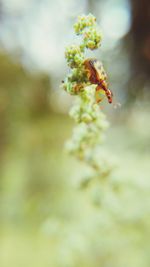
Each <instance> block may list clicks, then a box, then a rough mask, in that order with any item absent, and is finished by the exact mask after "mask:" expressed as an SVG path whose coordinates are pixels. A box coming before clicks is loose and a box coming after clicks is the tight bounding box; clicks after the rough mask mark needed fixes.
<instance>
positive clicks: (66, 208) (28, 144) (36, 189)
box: [0, 54, 150, 267]
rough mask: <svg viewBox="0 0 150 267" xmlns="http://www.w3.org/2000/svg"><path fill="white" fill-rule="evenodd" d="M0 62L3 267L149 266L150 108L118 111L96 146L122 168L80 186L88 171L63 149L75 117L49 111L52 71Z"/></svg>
mask: <svg viewBox="0 0 150 267" xmlns="http://www.w3.org/2000/svg"><path fill="white" fill-rule="evenodd" d="M0 62H1V63H0V101H1V105H0V129H1V134H0V136H1V138H0V156H1V157H0V165H1V168H0V175H1V180H0V184H1V195H0V198H1V223H0V239H1V243H0V253H1V266H2V267H10V266H11V267H13V266H14V267H16V266H23V267H26V266H33V267H34V266H36V267H38V266H39V267H40V266H45V267H47V266H54V267H63V266H64V267H66V266H68V267H72V266H73V267H76V266H79V267H80V266H82V267H84V266H86V267H91V266H92V267H93V266H95V267H99V266H104V267H108V266H112V267H122V266H128V267H135V266H136V267H149V265H150V256H149V255H150V254H149V248H150V242H149V229H150V205H149V203H150V197H149V192H150V191H149V190H150V179H149V178H150V167H149V159H150V155H149V147H150V141H149V135H150V126H149V125H148V121H149V109H147V110H146V109H145V107H144V103H142V102H141V104H140V106H133V107H132V110H131V109H130V110H129V111H128V112H127V114H125V113H122V112H121V110H116V111H115V117H116V120H113V119H112V122H111V123H112V126H111V128H110V130H109V131H108V133H107V136H106V142H105V145H103V146H102V148H101V152H102V153H103V154H105V155H106V156H107V157H108V158H109V160H115V159H114V158H117V162H118V167H117V168H116V169H115V170H114V172H113V175H112V177H111V179H110V181H109V187H108V186H107V183H105V180H104V181H103V182H101V183H99V184H96V185H93V186H92V190H90V191H89V190H88V189H87V191H86V192H85V193H84V194H83V192H82V191H81V190H80V189H79V188H77V186H78V179H79V178H80V177H81V176H82V175H83V176H84V175H85V173H86V174H87V175H88V174H89V173H90V170H87V169H86V167H85V166H84V165H82V164H81V163H79V162H77V161H76V160H74V159H73V158H70V157H69V156H68V155H67V154H65V152H64V149H63V144H64V141H65V140H66V139H67V138H68V137H69V136H70V134H71V128H72V122H71V121H70V119H68V117H67V116H65V115H62V114H54V113H53V112H52V110H51V107H50V104H49V103H50V101H49V92H50V91H51V87H50V81H49V78H48V77H47V76H46V75H45V74H40V73H39V74H34V73H30V74H29V73H28V72H27V71H25V70H24V69H23V68H22V67H21V66H20V64H19V63H15V62H14V61H13V59H11V58H10V57H9V56H8V55H3V54H1V61H0ZM117 118H118V121H117ZM112 188H113V191H112V190H111V189H112ZM91 195H92V196H93V195H94V197H95V199H97V196H98V201H99V204H100V205H99V206H93V204H91Z"/></svg>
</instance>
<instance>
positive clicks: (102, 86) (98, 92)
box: [83, 58, 113, 104]
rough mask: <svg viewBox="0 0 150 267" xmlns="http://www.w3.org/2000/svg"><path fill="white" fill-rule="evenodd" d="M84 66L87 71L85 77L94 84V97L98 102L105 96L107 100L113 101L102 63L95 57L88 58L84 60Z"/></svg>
mask: <svg viewBox="0 0 150 267" xmlns="http://www.w3.org/2000/svg"><path fill="white" fill-rule="evenodd" d="M83 64H84V67H85V70H86V72H87V77H88V79H89V81H90V82H91V83H92V84H96V85H97V86H96V89H95V98H96V102H97V103H99V102H101V101H102V100H103V98H104V97H105V96H106V97H107V99H108V102H109V103H110V104H111V103H112V101H113V93H112V91H111V90H110V89H109V88H108V82H107V74H106V72H105V70H104V68H103V65H102V63H101V62H100V61H99V60H97V59H95V58H88V59H86V60H85V61H84V63H83Z"/></svg>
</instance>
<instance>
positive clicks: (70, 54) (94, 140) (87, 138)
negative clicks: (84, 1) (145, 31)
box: [63, 14, 112, 184]
mask: <svg viewBox="0 0 150 267" xmlns="http://www.w3.org/2000/svg"><path fill="white" fill-rule="evenodd" d="M74 30H75V33H76V34H77V35H82V37H83V38H82V41H81V44H80V45H75V44H74V45H71V46H69V47H67V48H66V51H65V57H66V60H67V64H68V66H69V67H70V68H71V70H70V73H69V75H68V76H67V78H66V79H65V81H64V83H63V88H64V89H65V90H66V91H67V93H69V94H71V95H77V96H78V97H77V101H76V103H75V104H74V106H73V107H72V108H71V110H70V116H71V117H73V118H74V120H75V121H76V123H77V126H76V127H75V129H74V130H73V136H72V138H71V140H69V141H68V142H67V144H66V148H67V150H68V151H69V152H70V153H71V154H73V155H75V156H76V157H77V158H78V159H80V160H82V161H84V162H85V163H87V164H88V166H90V167H91V169H92V170H93V171H94V173H93V177H92V178H93V180H94V178H95V177H96V178H98V179H99V177H104V176H105V177H106V176H107V175H106V174H109V173H110V172H111V169H112V165H111V164H109V163H108V164H105V166H102V165H103V163H102V162H105V160H104V159H103V160H101V158H97V157H95V153H96V152H95V151H96V149H97V148H99V147H100V145H101V144H102V143H103V140H104V137H105V131H106V129H107V128H108V122H107V120H106V117H105V115H104V114H103V113H102V111H101V109H100V107H99V105H98V104H97V103H96V101H95V87H96V86H95V85H93V84H91V83H90V82H89V80H88V78H87V74H86V72H85V68H84V64H83V63H84V60H85V55H84V52H85V49H90V50H93V49H96V48H98V47H99V46H100V43H101V39H102V37H101V33H100V32H99V30H98V28H97V24H96V18H95V17H94V16H93V15H91V14H89V15H88V16H85V15H82V16H79V17H78V20H77V22H76V23H75V25H74ZM106 161H107V160H106ZM99 162H101V164H100V165H99ZM104 170H105V171H104ZM90 180H91V179H90ZM83 184H84V181H83ZM86 184H87V183H86Z"/></svg>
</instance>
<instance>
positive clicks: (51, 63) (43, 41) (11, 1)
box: [0, 0, 130, 74]
mask: <svg viewBox="0 0 150 267" xmlns="http://www.w3.org/2000/svg"><path fill="white" fill-rule="evenodd" d="M2 2H3V5H4V8H5V12H6V15H7V16H6V19H5V20H4V22H3V25H2V27H1V29H0V40H1V43H2V44H3V47H4V48H5V49H7V50H9V51H14V50H16V51H17V49H19V50H20V51H22V53H21V54H22V61H23V62H24V64H26V65H27V66H28V67H34V68H39V69H42V70H46V71H48V72H50V73H55V74H56V69H57V71H58V73H60V72H61V69H62V68H64V65H65V62H64V48H65V46H66V45H69V44H71V43H72V42H74V41H75V39H74V35H73V29H72V25H73V23H74V21H75V19H76V17H77V15H79V14H82V13H85V11H86V9H87V2H88V1H86V0H76V1H74V0H54V1H52V0H3V1H2ZM96 14H98V22H99V24H100V28H101V30H102V32H103V36H104V39H103V45H102V51H103V50H104V51H105V50H110V49H114V48H115V46H116V44H117V42H118V41H119V40H120V38H122V37H123V36H124V35H125V34H126V33H127V32H128V30H129V28H130V10H129V4H128V1H127V0H105V1H103V0H102V1H96Z"/></svg>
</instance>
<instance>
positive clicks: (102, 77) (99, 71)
mask: <svg viewBox="0 0 150 267" xmlns="http://www.w3.org/2000/svg"><path fill="white" fill-rule="evenodd" d="M94 67H95V69H96V71H97V74H98V77H99V79H100V80H104V81H106V80H107V74H106V72H105V70H104V67H103V64H102V63H101V62H100V61H99V60H97V61H96V62H95V63H94Z"/></svg>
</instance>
